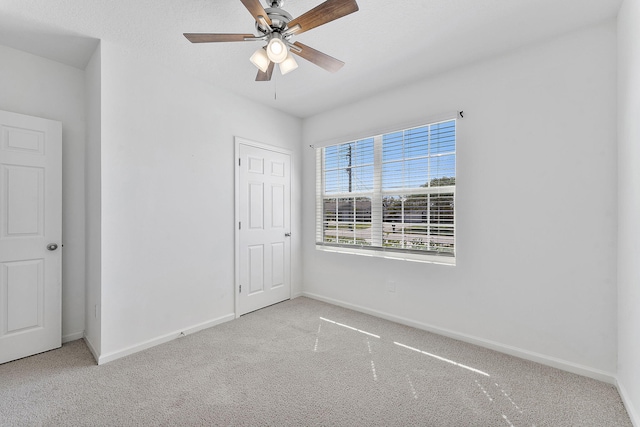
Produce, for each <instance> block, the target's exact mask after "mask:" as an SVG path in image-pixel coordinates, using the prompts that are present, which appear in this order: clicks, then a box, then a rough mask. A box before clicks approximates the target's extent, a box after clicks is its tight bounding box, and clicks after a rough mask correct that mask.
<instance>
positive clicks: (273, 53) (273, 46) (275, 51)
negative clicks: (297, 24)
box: [267, 37, 289, 64]
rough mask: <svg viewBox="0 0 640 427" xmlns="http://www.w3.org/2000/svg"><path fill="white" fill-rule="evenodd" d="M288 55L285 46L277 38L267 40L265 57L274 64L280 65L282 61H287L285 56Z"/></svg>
mask: <svg viewBox="0 0 640 427" xmlns="http://www.w3.org/2000/svg"><path fill="white" fill-rule="evenodd" d="M288 54H289V50H288V49H287V45H286V44H284V42H283V41H282V40H281V39H280V38H279V37H273V38H272V39H271V40H269V44H268V45H267V56H268V57H269V59H270V60H271V61H273V62H275V63H276V64H280V63H281V62H282V61H284V60H285V59H287V55H288Z"/></svg>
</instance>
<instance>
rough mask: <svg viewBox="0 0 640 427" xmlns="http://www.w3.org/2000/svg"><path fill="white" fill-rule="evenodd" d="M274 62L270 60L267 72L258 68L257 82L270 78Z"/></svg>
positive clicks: (266, 80)
mask: <svg viewBox="0 0 640 427" xmlns="http://www.w3.org/2000/svg"><path fill="white" fill-rule="evenodd" d="M275 65H276V64H275V63H273V62H270V63H269V68H267V72H266V73H263V72H262V70H258V75H257V76H256V81H257V82H268V81H269V80H271V75H272V74H273V68H274V67H275Z"/></svg>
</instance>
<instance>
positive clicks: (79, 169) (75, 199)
mask: <svg viewBox="0 0 640 427" xmlns="http://www.w3.org/2000/svg"><path fill="white" fill-rule="evenodd" d="M0 64H2V65H0V109H2V110H7V111H13V112H16V113H21V114H28V115H31V116H36V117H43V118H46V119H52V120H58V121H60V122H62V158H63V160H62V167H63V169H62V188H63V192H62V211H63V219H62V240H63V244H64V249H63V257H62V335H63V341H69V340H73V339H79V338H82V333H83V330H84V249H85V248H84V243H85V242H84V141H85V134H84V132H85V124H84V71H82V70H79V69H77V68H73V67H70V66H67V65H63V64H60V63H58V62H54V61H51V60H48V59H44V58H41V57H39V56H34V55H31V54H28V53H25V52H21V51H18V50H15V49H12V48H9V47H6V46H2V45H0Z"/></svg>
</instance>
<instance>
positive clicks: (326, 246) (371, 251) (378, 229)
mask: <svg viewBox="0 0 640 427" xmlns="http://www.w3.org/2000/svg"><path fill="white" fill-rule="evenodd" d="M458 117H459V116H458V113H453V114H449V115H442V116H440V117H438V118H437V119H432V120H428V121H422V122H419V123H418V124H415V123H414V124H410V125H404V126H402V127H394V128H392V129H384V130H383V131H376V132H374V133H373V134H374V136H371V134H369V135H367V136H366V137H364V138H363V137H357V138H350V139H346V138H345V139H343V140H339V141H331V142H326V143H324V144H319V145H318V146H313V147H314V148H316V150H315V152H316V153H315V154H316V250H320V251H325V252H335V253H345V254H354V255H361V256H369V257H375V258H387V259H396V260H402V261H413V262H427V263H432V264H442V265H455V264H456V250H457V238H456V236H457V233H456V218H457V212H456V211H457V210H456V208H455V206H456V205H455V198H456V186H455V185H452V186H443V187H425V188H405V189H392V190H384V191H383V190H382V167H383V158H382V157H383V156H382V153H383V147H382V140H383V136H384V135H386V134H389V133H394V132H400V131H406V130H410V129H413V128H419V127H424V126H431V125H436V124H438V123H442V122H448V121H451V120H456V119H457V118H458ZM457 128H458V122H457V120H456V149H455V151H454V153H457V146H458V130H457ZM367 138H373V140H374V153H373V155H374V180H373V181H374V182H373V184H374V188H373V191H366V192H355V191H354V192H351V193H348V192H347V193H330V194H324V188H325V181H324V179H325V177H324V152H325V151H324V148H325V147H329V146H333V145H341V144H347V143H349V142H353V141H355V140H361V139H367ZM456 159H457V154H456ZM456 163H457V162H456ZM456 175H457V173H456ZM456 183H457V181H456ZM427 194H453V198H454V212H453V224H452V226H451V227H452V229H453V242H454V253H453V254H437V253H434V252H426V251H419V250H409V249H402V248H388V247H383V246H382V240H383V238H382V235H383V233H382V225H383V209H382V198H383V197H384V196H385V195H394V196H395V195H427ZM326 197H330V198H337V199H339V198H355V197H370V198H371V206H372V208H371V243H372V246H357V245H348V244H331V243H325V242H324V223H323V222H324V212H323V206H324V200H325V198H326Z"/></svg>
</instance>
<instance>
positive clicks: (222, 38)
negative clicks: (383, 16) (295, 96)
mask: <svg viewBox="0 0 640 427" xmlns="http://www.w3.org/2000/svg"><path fill="white" fill-rule="evenodd" d="M240 1H241V2H242V4H244V6H245V7H246V8H247V9H248V10H249V12H250V13H251V14H252V15H253V17H254V18H255V20H256V31H257V32H258V33H259V35H254V34H216V33H185V34H184V36H185V37H186V38H187V39H188V40H189V41H190V42H191V43H217V42H243V41H265V42H267V44H266V45H265V46H264V47H261V48H259V49H258V50H256V51H255V52H254V53H253V55H252V56H251V58H250V60H251V62H252V63H253V64H254V65H255V66H256V67H258V70H259V71H258V75H257V76H256V81H269V80H271V75H272V74H273V69H274V67H275V64H278V66H279V68H280V72H281V73H282V74H283V75H284V74H287V73H288V72H290V71H293V70H295V69H296V68H298V64H297V63H296V61H295V59H294V58H293V56H292V55H291V54H292V53H293V54H295V55H298V56H299V57H301V58H304V59H306V60H307V61H310V62H312V63H314V64H316V65H317V66H319V67H322V68H324V69H325V70H327V71H330V72H332V73H335V72H336V71H338V70H339V69H340V68H342V66H343V65H344V62H342V61H340V60H338V59H335V58H333V57H331V56H329V55H327V54H325V53H322V52H320V51H318V50H315V49H313V48H311V47H309V46H306V45H304V44H302V43H300V42H295V43H291V42H290V39H291V37H292V36H294V35H298V34H302V33H304V32H305V31H309V30H312V29H314V28H316V27H319V26H320V25H324V24H326V23H328V22H331V21H335V20H336V19H339V18H342V17H343V16H346V15H349V14H351V13H353V12H357V11H358V9H359V8H358V4H357V3H356V1H355V0H326V1H325V2H324V3H321V4H320V5H318V6H316V7H314V8H313V9H311V10H310V11H308V12H306V13H304V14H302V15H301V16H299V17H297V18H295V19H293V18H292V17H291V15H290V14H289V13H287V12H286V11H285V10H283V9H282V5H283V3H284V0H267V3H268V4H270V6H271V7H268V8H266V9H265V8H263V7H262V5H261V4H260V0H240Z"/></svg>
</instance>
